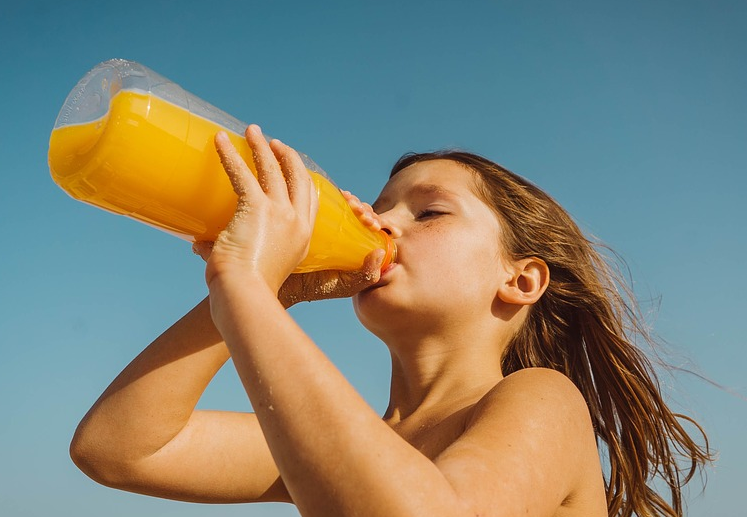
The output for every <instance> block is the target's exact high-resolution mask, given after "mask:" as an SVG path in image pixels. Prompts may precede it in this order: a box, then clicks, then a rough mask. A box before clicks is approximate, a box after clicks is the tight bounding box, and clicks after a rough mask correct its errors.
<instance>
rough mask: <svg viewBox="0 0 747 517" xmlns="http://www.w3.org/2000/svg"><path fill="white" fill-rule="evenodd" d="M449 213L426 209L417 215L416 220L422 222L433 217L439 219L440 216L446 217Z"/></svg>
mask: <svg viewBox="0 0 747 517" xmlns="http://www.w3.org/2000/svg"><path fill="white" fill-rule="evenodd" d="M446 213H447V212H442V211H440V210H432V209H426V210H421V211H420V212H418V213H417V215H416V216H415V219H416V220H418V221H420V220H422V219H429V218H431V217H438V216H439V215H446Z"/></svg>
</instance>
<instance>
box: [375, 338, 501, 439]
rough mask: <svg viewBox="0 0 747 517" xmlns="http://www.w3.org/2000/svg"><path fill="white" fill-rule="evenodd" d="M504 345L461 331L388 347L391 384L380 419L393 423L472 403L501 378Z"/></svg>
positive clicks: (495, 339)
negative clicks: (384, 412) (382, 416)
mask: <svg viewBox="0 0 747 517" xmlns="http://www.w3.org/2000/svg"><path fill="white" fill-rule="evenodd" d="M506 341H507V340H506V339H505V338H504V339H501V337H500V336H499V335H497V334H495V333H492V334H489V335H487V336H486V335H482V336H478V335H474V334H472V335H470V336H465V335H464V333H463V332H462V333H460V334H459V335H458V336H444V335H440V336H428V337H421V338H420V339H412V336H411V339H409V340H407V342H399V343H395V344H392V343H388V344H389V350H390V352H391V356H392V381H391V392H390V399H389V407H388V409H387V413H386V415H385V419H386V420H387V421H388V422H389V423H391V424H397V423H399V422H401V421H403V420H405V419H408V418H413V417H418V416H420V417H424V416H433V415H435V414H438V413H441V412H445V413H450V412H453V411H456V410H458V409H460V408H462V407H465V406H467V405H469V404H473V403H475V402H477V401H478V400H479V399H480V398H482V396H483V395H485V393H487V392H488V391H489V390H490V389H491V388H492V387H493V386H495V384H496V383H497V382H498V381H499V380H501V379H502V378H503V375H502V373H501V366H500V358H501V354H502V351H503V347H504V346H505V342H506Z"/></svg>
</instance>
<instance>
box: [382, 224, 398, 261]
mask: <svg viewBox="0 0 747 517" xmlns="http://www.w3.org/2000/svg"><path fill="white" fill-rule="evenodd" d="M379 231H380V232H381V234H382V235H383V236H384V241H385V242H386V248H384V250H385V251H386V254H385V255H384V261H383V262H382V263H381V270H382V271H383V270H384V269H385V268H386V267H387V266H389V265H390V264H394V263H395V262H397V245H396V244H394V241H393V240H392V237H391V235H389V234H388V233H387V232H385V231H384V230H379Z"/></svg>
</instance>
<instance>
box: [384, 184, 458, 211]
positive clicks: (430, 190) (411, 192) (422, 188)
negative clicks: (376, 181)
mask: <svg viewBox="0 0 747 517" xmlns="http://www.w3.org/2000/svg"><path fill="white" fill-rule="evenodd" d="M433 194H437V195H443V196H449V197H451V196H455V195H456V194H454V192H452V191H451V190H449V189H447V188H444V187H442V186H441V185H437V184H435V183H418V184H417V185H413V186H412V187H411V188H410V189H408V190H407V191H406V192H405V195H406V196H408V197H410V196H413V197H425V196H430V195H433ZM388 202H389V198H388V197H386V196H385V197H380V198H379V199H377V200H376V201H374V202H373V204H372V205H371V206H372V207H373V209H374V212H376V211H377V210H376V207H377V206H381V205H382V204H384V205H385V204H386V203H388Z"/></svg>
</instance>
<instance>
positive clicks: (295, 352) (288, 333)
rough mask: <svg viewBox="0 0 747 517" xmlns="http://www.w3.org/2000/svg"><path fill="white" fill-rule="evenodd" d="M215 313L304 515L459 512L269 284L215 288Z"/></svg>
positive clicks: (433, 474) (426, 465) (433, 472)
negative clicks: (239, 288) (305, 331)
mask: <svg viewBox="0 0 747 517" xmlns="http://www.w3.org/2000/svg"><path fill="white" fill-rule="evenodd" d="M211 299H212V302H213V307H212V310H213V314H214V318H215V320H216V323H218V326H219V327H220V328H221V331H222V332H223V334H224V336H225V337H226V342H227V344H228V347H229V349H230V350H231V354H232V357H233V361H234V364H235V366H236V368H237V370H238V372H239V375H240V377H241V379H242V382H243V384H244V386H245V388H246V391H247V393H248V395H249V398H250V399H251V402H252V405H253V407H254V410H255V412H256V414H257V416H258V418H259V422H260V425H261V426H262V429H263V432H264V434H265V437H266V439H267V442H268V445H269V447H270V450H271V451H272V454H273V458H274V460H275V462H276V464H277V466H278V468H279V470H280V473H281V475H282V477H283V480H284V481H285V483H286V486H287V487H288V490H289V493H290V494H291V496H292V497H293V500H294V502H295V503H296V505H297V506H298V507H299V509H300V510H301V513H302V514H303V515H325V516H331V515H346V516H349V515H366V516H369V515H371V516H373V515H386V516H388V517H392V516H397V515H433V516H437V515H450V516H454V515H459V514H460V512H461V511H462V510H461V506H460V504H459V501H458V498H457V497H456V495H455V493H454V491H453V489H452V487H451V485H450V484H449V483H448V481H447V480H446V479H445V478H444V476H443V475H442V474H441V472H440V471H439V470H438V469H437V467H436V466H435V465H434V464H433V463H432V462H431V461H430V460H429V459H427V458H426V457H425V456H423V455H422V454H421V453H420V452H418V451H417V450H416V449H414V448H413V447H411V446H410V445H409V444H408V443H406V442H405V441H404V440H403V439H402V438H401V437H399V436H398V435H397V434H396V433H395V432H394V431H393V430H392V429H391V428H389V426H387V425H386V424H385V423H384V422H382V420H381V418H380V417H379V416H378V415H377V414H376V413H375V412H374V411H373V409H371V408H370V406H369V405H368V404H367V403H366V402H365V401H364V400H363V399H362V398H361V397H360V396H359V395H358V394H357V392H356V391H355V390H354V389H353V387H352V386H351V385H350V384H349V383H348V382H347V381H346V380H345V378H344V377H343V376H342V374H341V373H340V372H339V371H338V370H337V369H336V368H335V367H334V366H333V365H332V364H331V363H330V361H329V360H328V359H327V358H326V357H325V356H324V354H323V353H322V352H321V351H320V350H319V349H318V348H317V347H316V346H315V345H314V344H313V343H312V342H311V340H310V339H309V338H308V337H307V336H306V335H305V334H304V332H303V331H302V330H301V329H300V328H299V327H298V326H297V325H296V324H295V323H294V322H293V320H292V319H291V318H290V316H289V315H288V314H286V313H285V311H283V309H282V307H281V306H280V304H278V303H277V301H275V300H274V296H273V293H272V292H271V291H270V290H269V289H268V288H266V287H265V289H264V292H263V291H262V289H261V288H257V289H251V290H246V289H242V290H237V289H233V288H232V287H231V286H230V285H227V286H226V288H225V289H224V288H222V287H221V286H217V285H216V286H213V287H212V288H211Z"/></svg>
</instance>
